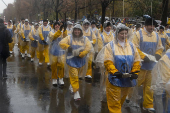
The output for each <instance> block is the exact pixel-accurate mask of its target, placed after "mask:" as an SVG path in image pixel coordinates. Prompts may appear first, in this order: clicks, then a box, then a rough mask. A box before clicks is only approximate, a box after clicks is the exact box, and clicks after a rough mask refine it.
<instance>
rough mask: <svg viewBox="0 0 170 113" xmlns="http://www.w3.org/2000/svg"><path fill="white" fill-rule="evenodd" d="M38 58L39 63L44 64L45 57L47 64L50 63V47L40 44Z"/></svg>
mask: <svg viewBox="0 0 170 113" xmlns="http://www.w3.org/2000/svg"><path fill="white" fill-rule="evenodd" d="M38 51H39V53H38V58H39V63H43V61H44V57H45V63H49V62H50V59H49V46H48V45H42V44H40V43H39V44H38Z"/></svg>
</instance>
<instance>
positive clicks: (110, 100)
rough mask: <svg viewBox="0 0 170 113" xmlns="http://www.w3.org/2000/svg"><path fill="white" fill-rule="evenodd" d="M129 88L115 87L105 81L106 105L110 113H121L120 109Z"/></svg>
mask: <svg viewBox="0 0 170 113" xmlns="http://www.w3.org/2000/svg"><path fill="white" fill-rule="evenodd" d="M130 89H131V87H117V86H114V85H112V84H111V83H110V82H109V81H108V79H107V80H106V96H107V105H108V109H109V112H110V113H122V111H121V107H122V105H123V103H124V101H125V99H126V96H127V95H128V92H129V90H130Z"/></svg>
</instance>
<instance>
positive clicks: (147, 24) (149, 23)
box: [145, 18, 158, 27]
mask: <svg viewBox="0 0 170 113" xmlns="http://www.w3.org/2000/svg"><path fill="white" fill-rule="evenodd" d="M149 25H154V26H155V27H157V25H158V23H157V22H156V21H155V19H153V18H147V19H146V21H145V26H149Z"/></svg>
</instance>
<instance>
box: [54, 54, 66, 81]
mask: <svg viewBox="0 0 170 113" xmlns="http://www.w3.org/2000/svg"><path fill="white" fill-rule="evenodd" d="M60 58H61V59H63V60H64V59H65V55H62V56H59V57H58V56H53V55H52V56H51V60H52V63H51V70H52V77H51V78H52V79H58V78H64V63H61V62H60V61H59V59H60ZM57 70H58V73H57ZM57 75H58V76H57Z"/></svg>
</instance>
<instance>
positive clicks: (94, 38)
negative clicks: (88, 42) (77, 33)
mask: <svg viewBox="0 0 170 113" xmlns="http://www.w3.org/2000/svg"><path fill="white" fill-rule="evenodd" d="M92 40H93V44H96V40H97V39H96V35H95V34H94V32H92Z"/></svg>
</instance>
